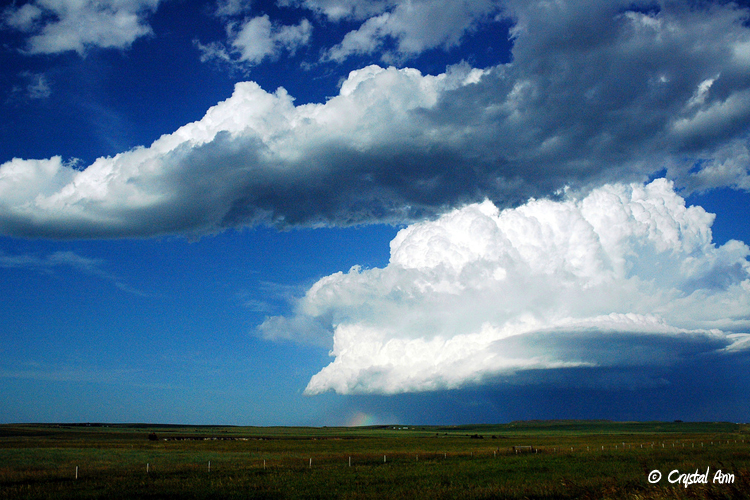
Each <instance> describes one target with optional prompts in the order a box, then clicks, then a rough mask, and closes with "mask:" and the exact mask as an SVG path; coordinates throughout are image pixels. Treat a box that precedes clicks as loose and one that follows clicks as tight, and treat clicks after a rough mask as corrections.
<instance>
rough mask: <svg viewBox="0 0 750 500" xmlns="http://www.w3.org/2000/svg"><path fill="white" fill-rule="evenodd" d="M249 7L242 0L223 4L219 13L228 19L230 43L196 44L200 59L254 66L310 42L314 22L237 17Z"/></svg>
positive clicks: (291, 51) (265, 16) (293, 50)
mask: <svg viewBox="0 0 750 500" xmlns="http://www.w3.org/2000/svg"><path fill="white" fill-rule="evenodd" d="M247 10H249V4H248V3H246V2H242V1H239V2H238V1H228V2H224V3H221V4H220V5H219V7H218V9H217V12H216V15H217V16H219V17H222V18H224V19H225V22H226V32H227V43H226V44H224V43H221V42H211V43H208V44H205V45H204V44H202V43H200V42H199V41H197V40H196V41H195V42H194V43H195V44H196V46H197V47H198V49H199V50H200V51H201V61H203V62H205V61H209V60H219V61H223V62H227V63H230V64H232V65H234V66H238V67H242V66H247V65H249V66H255V65H257V64H260V63H261V62H262V61H263V60H265V59H272V60H273V59H276V58H278V57H279V56H280V55H281V53H282V52H283V51H286V52H289V53H290V54H291V55H294V54H295V52H296V51H297V49H299V48H300V47H303V46H305V45H307V44H308V43H309V41H310V36H311V34H312V24H310V22H309V21H308V20H307V19H302V20H301V21H300V22H299V24H296V25H282V24H279V23H276V22H273V21H271V18H270V17H269V16H268V15H267V14H264V15H262V16H256V17H250V18H245V19H243V20H242V21H236V20H234V17H235V16H237V15H239V14H242V13H243V12H245V11H247Z"/></svg>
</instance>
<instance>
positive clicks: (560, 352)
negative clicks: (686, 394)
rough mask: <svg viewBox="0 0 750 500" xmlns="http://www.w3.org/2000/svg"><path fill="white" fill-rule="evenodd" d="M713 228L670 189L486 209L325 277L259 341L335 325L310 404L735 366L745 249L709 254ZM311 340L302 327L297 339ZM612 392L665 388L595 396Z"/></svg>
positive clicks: (744, 323) (746, 325) (658, 184)
mask: <svg viewBox="0 0 750 500" xmlns="http://www.w3.org/2000/svg"><path fill="white" fill-rule="evenodd" d="M712 222H713V215H712V214H709V213H707V212H706V211H705V210H703V209H702V208H700V207H696V206H692V207H686V206H685V202H684V200H683V199H682V198H681V197H680V196H678V195H677V194H675V192H674V190H673V186H672V184H671V183H669V182H668V181H666V180H664V179H659V180H656V181H653V182H652V183H650V184H648V185H645V186H644V185H641V184H631V185H623V184H612V185H606V186H603V187H600V188H596V189H594V190H593V191H591V192H590V193H589V194H588V195H587V196H586V197H584V198H581V199H576V198H570V199H566V200H563V201H550V200H532V201H530V202H528V203H526V204H524V205H522V206H520V207H518V208H515V209H505V210H502V211H501V210H499V209H498V208H497V207H495V205H493V204H492V203H491V202H489V201H485V202H483V203H481V204H473V205H469V206H466V207H464V208H461V209H457V210H455V211H452V212H450V213H447V214H445V215H443V216H441V217H440V218H438V219H437V220H434V221H427V222H420V223H417V224H414V225H411V226H408V227H406V228H404V229H402V230H401V231H400V232H399V233H398V234H397V236H396V237H395V238H394V239H393V241H392V242H391V257H390V262H389V264H388V265H387V266H386V267H385V268H382V269H381V268H373V269H361V268H359V267H354V268H352V269H351V270H349V272H347V273H343V272H339V273H335V274H332V275H330V276H326V277H324V278H322V279H321V280H319V281H318V282H317V283H315V284H314V285H313V286H312V287H311V288H310V289H309V290H308V291H307V293H306V294H305V296H304V297H303V298H302V299H300V300H299V302H298V303H297V305H296V314H295V315H294V316H292V317H290V318H284V320H283V321H282V320H281V319H280V318H269V319H268V320H267V321H266V323H264V325H262V326H261V328H260V330H261V332H262V333H263V334H264V335H266V336H267V337H268V336H271V332H273V330H274V329H276V328H281V329H283V330H284V335H286V336H287V337H289V336H290V333H289V332H290V331H291V330H294V328H295V325H302V326H304V325H308V324H317V325H318V330H317V332H318V334H319V335H321V336H323V335H325V334H323V333H322V331H323V330H322V323H323V322H327V324H328V332H330V333H329V335H330V336H332V338H333V349H332V350H331V355H332V356H333V357H334V360H333V361H332V362H331V364H330V365H328V366H327V367H325V368H323V369H322V370H321V371H320V372H319V373H317V374H316V375H314V376H313V377H312V379H311V380H310V383H309V384H308V386H307V389H306V392H307V393H309V394H317V393H320V392H324V391H327V390H333V391H336V392H338V393H342V394H358V393H363V394H367V393H379V394H396V393H403V392H421V391H433V390H446V389H456V388H461V387H465V386H467V385H468V386H471V385H475V384H485V383H488V382H491V381H493V380H497V378H498V377H509V376H514V377H516V379H515V380H516V383H518V376H517V374H519V373H521V374H523V373H537V374H538V373H543V372H544V371H548V370H552V372H553V373H555V372H556V373H561V371H563V372H564V371H565V370H566V369H570V370H578V373H581V370H582V369H607V370H609V373H610V375H612V374H616V373H617V372H618V371H630V372H633V370H634V369H635V368H637V367H640V368H642V369H643V370H653V369H654V368H660V369H661V368H667V367H672V366H674V365H679V364H681V363H691V362H695V361H696V360H697V359H700V358H701V357H704V358H705V357H706V356H708V357H717V356H718V357H721V356H732V355H733V354H734V353H739V352H746V351H747V349H748V348H750V335H749V334H748V333H747V332H748V331H750V321H749V320H748V318H749V317H750V293H748V292H750V262H748V260H747V256H748V255H750V248H748V246H747V245H745V244H744V243H742V242H739V241H736V240H730V241H728V242H727V243H725V244H724V245H722V246H716V245H715V244H714V243H713V242H712V236H711V223H712ZM311 331H312V330H311V329H309V328H307V327H306V326H305V327H304V328H301V331H300V333H299V335H300V338H299V340H300V341H302V342H309V341H310V338H309V335H310V332H311ZM280 335H282V334H281V333H279V336H280ZM645 373H646V372H645V371H644V372H641V374H642V375H643V374H645ZM521 380H523V377H521ZM615 382H617V383H620V384H622V383H626V384H628V385H633V384H635V385H636V386H643V385H646V386H648V385H653V384H655V383H656V384H657V385H659V384H660V382H658V379H657V380H649V377H648V376H644V377H637V376H636V377H633V376H628V377H625V378H621V379H620V380H619V382H618V381H617V380H616V378H612V377H605V378H604V379H600V380H596V381H594V379H590V382H589V383H590V384H593V386H592V387H598V388H602V387H601V385H602V384H604V385H607V384H609V383H615ZM577 383H580V381H577ZM620 388H621V387H620Z"/></svg>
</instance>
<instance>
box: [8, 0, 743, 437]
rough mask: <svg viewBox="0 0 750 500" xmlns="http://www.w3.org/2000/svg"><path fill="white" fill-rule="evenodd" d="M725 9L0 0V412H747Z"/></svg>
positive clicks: (729, 20)
mask: <svg viewBox="0 0 750 500" xmlns="http://www.w3.org/2000/svg"><path fill="white" fill-rule="evenodd" d="M748 19H750V8H749V7H748V5H747V4H746V3H745V2H740V3H739V4H738V3H728V2H713V3H711V2H694V3H692V2H679V3H675V2H650V1H649V2H631V1H628V2H611V1H607V2H603V1H593V0H591V1H585V0H581V1H566V0H561V1H559V2H554V3H550V2H541V1H515V0H507V1H503V0H465V1H462V2H449V3H446V2H441V1H437V0H413V1H411V2H403V1H397V0H381V1H377V2H372V1H367V2H365V1H362V0H283V1H282V0H278V1H276V2H271V1H266V2H261V1H255V0H254V1H250V0H226V1H225V0H210V1H203V0H201V1H198V0H195V1H193V0H109V1H106V2H88V1H82V2H81V1H72V0H32V1H28V2H25V1H16V2H15V3H12V4H10V5H7V6H5V7H3V8H2V11H0V37H1V40H0V42H1V43H0V67H2V71H0V107H2V115H1V116H2V120H0V277H2V279H0V290H1V292H0V293H2V295H1V296H2V298H3V300H2V301H0V318H2V322H0V339H1V340H2V341H1V342H0V422H39V421H108V422H134V421H139V422H162V423H194V424H239V425H347V424H361V423H390V422H403V423H424V424H429V423H436V424H439V423H469V422H505V421H509V420H513V419H540V418H611V419H628V420H645V419H649V420H651V419H664V420H673V419H683V420H734V421H747V420H748V419H749V418H750V415H748V408H750V397H749V396H748V391H747V388H748V387H749V386H750V376H749V375H748V373H750V370H748V368H750V263H749V262H748V260H747V257H748V255H750V248H748V246H747V244H746V242H750V230H749V229H748V228H749V227H750V226H749V224H748V216H747V212H748V208H749V207H750V195H749V194H748V192H749V191H750V175H749V174H750V150H749V148H750V83H749V82H750V28H749V27H748V26H749V24H748Z"/></svg>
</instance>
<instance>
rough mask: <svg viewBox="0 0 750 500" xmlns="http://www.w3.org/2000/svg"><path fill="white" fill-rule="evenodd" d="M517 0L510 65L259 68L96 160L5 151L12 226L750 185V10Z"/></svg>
mask: <svg viewBox="0 0 750 500" xmlns="http://www.w3.org/2000/svg"><path fill="white" fill-rule="evenodd" d="M334 4H335V5H338V4H337V3H335V2H333V3H326V5H327V6H328V7H326V8H333V6H334ZM628 5H630V2H628ZM352 12H354V11H352ZM506 12H507V14H508V15H510V16H512V17H513V19H515V23H516V24H515V25H514V28H513V37H514V44H515V45H514V49H513V60H512V62H510V63H508V64H503V65H499V66H496V67H492V68H487V69H476V68H471V67H469V66H468V64H462V65H457V66H453V67H450V68H448V69H447V71H446V72H445V73H443V74H440V75H423V74H421V73H420V72H418V71H416V70H414V69H409V68H404V69H396V68H381V67H378V66H369V67H366V68H362V69H360V70H357V71H353V72H352V73H351V74H350V75H349V77H348V78H347V79H346V80H345V81H344V82H343V83H342V85H341V88H340V92H339V95H337V96H335V97H333V98H331V99H329V100H328V101H327V102H325V103H319V104H306V105H299V106H295V105H294V102H293V97H292V96H289V95H288V94H287V93H286V91H285V90H284V89H281V88H280V89H277V90H276V91H275V92H274V93H269V92H267V91H265V90H263V89H261V88H260V87H259V86H258V85H257V84H255V83H252V82H244V83H239V84H237V86H236V88H235V91H234V94H233V95H232V96H231V97H230V98H229V99H227V100H226V101H224V102H221V103H219V104H217V105H216V106H214V107H213V108H211V109H210V110H209V111H208V112H207V113H206V115H205V116H204V117H203V118H202V119H201V120H200V121H197V122H194V123H190V124H187V125H185V126H183V127H182V128H180V129H179V130H177V131H176V132H174V133H172V134H169V135H165V136H163V137H161V138H160V139H158V140H157V141H155V142H154V143H153V144H152V145H151V146H150V147H141V148H136V149H133V150H131V151H126V152H123V153H121V154H119V155H116V156H114V157H107V158H99V159H97V160H96V161H95V162H94V163H93V164H92V165H90V166H88V167H87V168H86V169H85V170H83V171H80V170H79V169H78V168H75V166H73V165H69V164H66V163H65V162H63V161H62V159H61V158H50V159H43V160H23V159H15V160H12V161H10V162H7V163H5V164H2V165H0V193H2V197H1V198H0V231H2V232H3V233H4V234H10V235H28V236H32V235H33V236H47V237H102V236H108V237H109V236H149V235H155V234H165V233H188V234H204V233H210V232H215V231H220V230H222V229H223V228H226V227H236V226H243V225H253V224H273V225H278V226H293V225H307V226H316V225H347V224H357V223H370V222H398V223H404V222H412V221H416V220H419V219H421V218H424V217H430V216H436V215H438V214H440V213H443V212H445V210H447V209H450V208H451V207H456V206H461V205H463V204H466V203H470V202H478V201H481V200H482V199H484V198H489V199H490V200H492V201H493V202H494V203H495V204H496V205H497V206H499V207H507V206H515V205H518V204H520V203H523V202H524V201H526V200H527V199H528V198H529V197H536V198H543V197H548V196H552V197H555V196H556V197H558V199H559V197H560V196H561V193H562V191H563V190H564V189H566V188H567V189H569V190H571V191H580V192H581V193H585V192H586V190H589V189H591V188H592V187H595V186H597V185H601V184H603V183H607V182H615V181H625V182H631V181H642V180H644V179H646V178H647V177H648V176H650V175H653V173H654V172H659V171H663V170H664V169H666V171H667V176H668V177H669V178H671V179H673V180H674V181H675V183H676V186H677V187H678V188H684V189H686V190H687V191H685V192H688V191H690V190H701V189H705V188H710V187H715V186H732V187H737V188H746V187H747V186H748V185H750V181H748V168H749V167H750V165H749V164H748V158H750V154H748V141H749V140H750V129H749V127H750V104H748V103H750V65H749V64H747V63H748V60H750V29H748V28H747V27H746V26H745V24H744V20H745V19H746V17H747V11H745V10H741V9H739V8H737V7H736V6H734V5H731V4H729V5H725V6H712V7H711V8H710V9H705V8H700V7H691V8H687V7H681V6H679V5H675V4H672V3H670V4H668V5H664V6H663V7H662V8H661V10H659V11H658V12H657V11H649V12H642V11H639V10H628V7H627V6H625V7H623V6H620V5H617V4H616V3H615V2H590V3H589V2H576V3H574V4H568V3H567V2H554V3H550V2H519V3H518V4H517V5H516V4H515V3H510V4H508V5H507V7H506ZM349 15H353V14H349ZM271 32H272V33H273V30H271ZM291 38H292V39H294V36H292V37H291ZM249 57H250V56H249Z"/></svg>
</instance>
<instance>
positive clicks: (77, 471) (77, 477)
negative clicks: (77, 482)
mask: <svg viewBox="0 0 750 500" xmlns="http://www.w3.org/2000/svg"><path fill="white" fill-rule="evenodd" d="M76 479H78V466H77V465H76Z"/></svg>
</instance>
